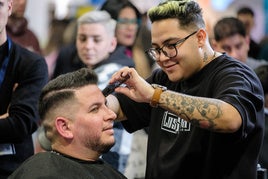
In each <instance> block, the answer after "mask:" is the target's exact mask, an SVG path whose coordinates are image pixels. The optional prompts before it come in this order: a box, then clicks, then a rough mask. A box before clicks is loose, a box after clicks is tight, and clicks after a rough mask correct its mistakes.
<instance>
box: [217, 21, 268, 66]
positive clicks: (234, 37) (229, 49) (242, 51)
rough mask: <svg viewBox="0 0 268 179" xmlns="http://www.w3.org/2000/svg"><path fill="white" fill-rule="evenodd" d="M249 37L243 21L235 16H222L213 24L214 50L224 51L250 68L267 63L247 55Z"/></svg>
mask: <svg viewBox="0 0 268 179" xmlns="http://www.w3.org/2000/svg"><path fill="white" fill-rule="evenodd" d="M249 44H250V37H249V35H248V34H247V33H246V29H245V27H244V25H243V23H242V22H241V21H240V20H239V19H237V18H235V17H224V18H222V19H220V20H219V21H218V22H217V23H216V24H215V26H214V39H213V40H212V46H213V48H214V49H215V50H217V51H220V52H226V53H227V54H228V55H230V56H231V57H233V58H235V59H237V60H240V61H241V62H243V63H245V64H247V65H248V66H249V67H251V68H252V69H255V68H257V67H259V66H261V65H264V64H267V61H265V60H256V59H255V58H252V57H249V56H248V51H249V50H250V46H249Z"/></svg>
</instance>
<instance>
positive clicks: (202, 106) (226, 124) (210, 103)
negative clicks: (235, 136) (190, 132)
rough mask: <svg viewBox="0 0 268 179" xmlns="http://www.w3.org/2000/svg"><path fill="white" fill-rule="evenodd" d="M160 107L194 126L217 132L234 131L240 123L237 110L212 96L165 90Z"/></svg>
mask: <svg viewBox="0 0 268 179" xmlns="http://www.w3.org/2000/svg"><path fill="white" fill-rule="evenodd" d="M159 105H160V107H162V108H164V109H166V110H168V111H170V112H172V113H174V114H177V115H178V116H180V117H181V118H183V119H184V120H186V121H189V122H191V123H192V124H193V125H195V126H199V127H201V128H204V129H209V130H211V131H217V132H230V133H231V132H235V131H237V130H238V129H239V128H240V126H241V125H242V119H241V116H240V114H239V112H238V111H237V110H236V109H235V108H234V107H233V106H232V105H230V104H228V103H226V102H224V101H221V100H218V99H212V98H202V97H195V96H189V95H185V94H181V93H176V92H172V91H165V92H163V93H162V94H161V96H160V100H159Z"/></svg>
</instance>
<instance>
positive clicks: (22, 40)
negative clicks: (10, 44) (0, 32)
mask: <svg viewBox="0 0 268 179" xmlns="http://www.w3.org/2000/svg"><path fill="white" fill-rule="evenodd" d="M26 6H27V0H13V8H12V14H11V16H10V17H9V18H8V23H7V34H8V36H9V37H10V38H11V39H12V40H13V41H14V42H16V43H18V44H19V45H21V46H23V47H25V48H27V49H28V50H30V51H33V52H36V53H39V54H41V49H40V45H39V41H38V39H37V37H36V35H35V34H34V32H33V31H31V30H30V29H29V28H28V21H27V19H26V18H25V17H24V13H25V9H26Z"/></svg>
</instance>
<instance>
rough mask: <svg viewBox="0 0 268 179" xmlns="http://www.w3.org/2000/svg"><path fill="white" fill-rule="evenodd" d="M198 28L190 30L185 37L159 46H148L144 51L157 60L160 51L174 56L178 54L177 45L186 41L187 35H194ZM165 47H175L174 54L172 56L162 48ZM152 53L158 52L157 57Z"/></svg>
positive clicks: (167, 55)
mask: <svg viewBox="0 0 268 179" xmlns="http://www.w3.org/2000/svg"><path fill="white" fill-rule="evenodd" d="M197 32H198V30H196V31H194V32H192V33H191V34H189V35H187V36H186V37H184V38H182V39H180V40H178V41H177V42H175V43H173V44H164V45H163V46H162V47H161V48H149V49H148V50H146V51H145V52H146V53H147V54H148V55H149V56H150V57H151V58H152V59H153V60H154V61H158V60H159V57H160V55H161V52H162V53H163V54H164V55H165V56H166V57H168V58H173V57H176V56H177V54H178V50H177V48H176V46H177V45H179V44H181V43H183V42H184V41H186V40H187V39H188V38H189V37H191V36H192V35H194V34H195V33H197ZM165 47H168V48H170V47H172V48H174V49H175V52H176V53H175V55H173V56H169V54H168V53H167V52H166V51H164V50H163V48H165ZM154 54H158V57H156V56H155V55H154Z"/></svg>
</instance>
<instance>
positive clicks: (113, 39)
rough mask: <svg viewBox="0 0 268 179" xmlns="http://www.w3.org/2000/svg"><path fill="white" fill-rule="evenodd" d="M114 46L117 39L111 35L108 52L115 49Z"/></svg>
mask: <svg viewBox="0 0 268 179" xmlns="http://www.w3.org/2000/svg"><path fill="white" fill-rule="evenodd" d="M116 46H117V39H116V37H112V40H111V45H110V50H109V52H110V53H112V52H113V51H114V50H115V48H116Z"/></svg>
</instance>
